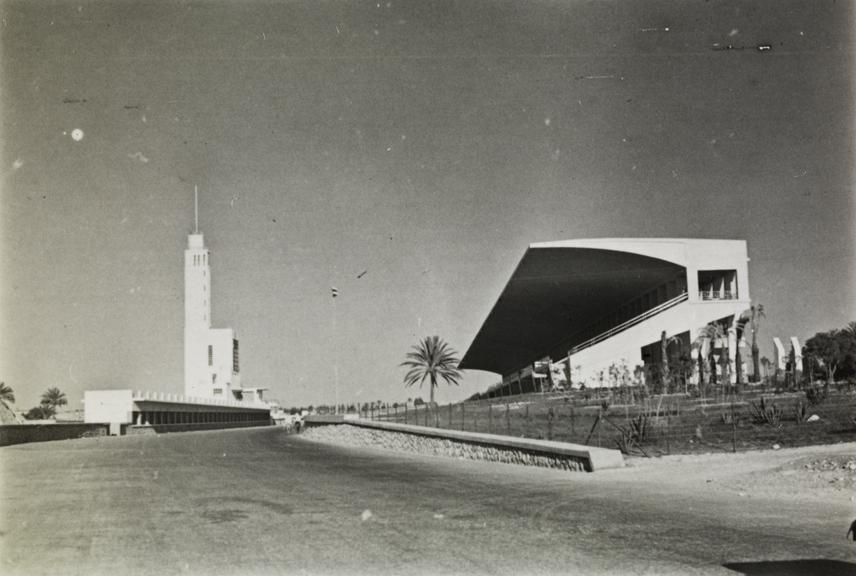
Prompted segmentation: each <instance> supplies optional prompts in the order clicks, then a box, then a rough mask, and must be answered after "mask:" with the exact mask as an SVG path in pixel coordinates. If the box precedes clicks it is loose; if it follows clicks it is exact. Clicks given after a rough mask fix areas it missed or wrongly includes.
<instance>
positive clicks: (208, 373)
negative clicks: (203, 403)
mask: <svg viewBox="0 0 856 576" xmlns="http://www.w3.org/2000/svg"><path fill="white" fill-rule="evenodd" d="M210 258H211V254H210V252H209V250H208V248H206V247H205V240H204V238H203V235H202V234H200V233H198V232H195V233H194V234H190V235H189V236H188V238H187V249H186V250H185V251H184V394H185V396H188V397H200V398H228V399H233V398H235V393H236V392H239V391H240V389H241V377H240V363H239V359H238V358H239V354H238V350H239V348H238V340H237V338H235V331H234V330H233V329H231V328H212V327H211V262H210Z"/></svg>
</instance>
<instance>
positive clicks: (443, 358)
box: [400, 336, 462, 404]
mask: <svg viewBox="0 0 856 576" xmlns="http://www.w3.org/2000/svg"><path fill="white" fill-rule="evenodd" d="M412 348H413V351H412V352H408V353H407V360H405V361H404V362H402V363H401V364H400V366H404V367H406V368H409V370H408V371H407V374H406V375H405V376H404V385H405V386H413V385H414V384H417V383H418V384H419V386H420V388H421V387H422V383H423V382H425V379H426V378H427V379H428V381H429V382H430V384H431V404H434V388H436V387H437V380H438V379H439V378H442V379H443V380H445V381H446V383H447V384H454V385H455V386H457V385H459V384H460V382H459V380H460V379H461V376H462V374H461V371H460V370H458V363H459V362H460V359H458V358H456V357H455V355H456V354H457V352H455V351H454V350H452V348H450V347H449V345H448V344H446V343H445V342H443V341H442V340H440V337H439V336H426V337H425V338H424V339H423V340H421V341H420V342H419V344H415V345H413V346H412Z"/></svg>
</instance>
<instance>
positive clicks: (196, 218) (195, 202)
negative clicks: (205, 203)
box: [193, 184, 199, 234]
mask: <svg viewBox="0 0 856 576" xmlns="http://www.w3.org/2000/svg"><path fill="white" fill-rule="evenodd" d="M193 215H194V227H193V233H194V234H199V188H198V187H197V186H196V184H194V185H193Z"/></svg>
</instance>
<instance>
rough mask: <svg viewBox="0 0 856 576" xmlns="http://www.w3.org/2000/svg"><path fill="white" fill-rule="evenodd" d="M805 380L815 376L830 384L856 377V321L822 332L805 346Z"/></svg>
mask: <svg viewBox="0 0 856 576" xmlns="http://www.w3.org/2000/svg"><path fill="white" fill-rule="evenodd" d="M802 352H803V366H804V372H808V374H803V376H804V377H808V378H810V379H811V380H813V379H814V377H815V375H817V376H818V377H824V379H825V380H826V381H827V382H828V383H834V382H839V381H842V380H848V381H849V380H853V379H854V378H856V322H850V323H849V324H847V326H845V327H844V328H833V329H832V330H828V331H826V332H818V333H817V334H815V335H814V336H812V337H811V338H809V339H808V340H806V343H805V346H803V351H802Z"/></svg>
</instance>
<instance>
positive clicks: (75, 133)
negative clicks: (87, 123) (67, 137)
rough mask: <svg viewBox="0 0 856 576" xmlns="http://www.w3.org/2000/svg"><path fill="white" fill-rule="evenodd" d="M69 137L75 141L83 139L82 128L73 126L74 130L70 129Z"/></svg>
mask: <svg viewBox="0 0 856 576" xmlns="http://www.w3.org/2000/svg"><path fill="white" fill-rule="evenodd" d="M71 139H72V140H74V141H75V142H80V141H81V140H83V130H81V129H80V128H75V129H74V130H72V131H71Z"/></svg>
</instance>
